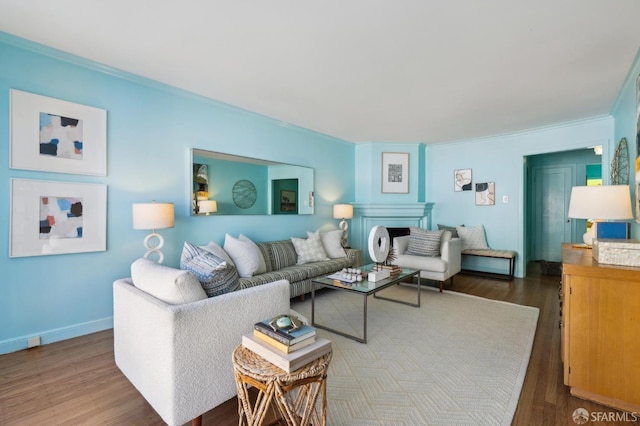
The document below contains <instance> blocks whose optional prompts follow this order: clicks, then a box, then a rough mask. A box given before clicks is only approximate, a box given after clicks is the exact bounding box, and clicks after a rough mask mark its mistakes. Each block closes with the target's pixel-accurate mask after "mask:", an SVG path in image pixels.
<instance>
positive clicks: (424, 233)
mask: <svg viewBox="0 0 640 426" xmlns="http://www.w3.org/2000/svg"><path fill="white" fill-rule="evenodd" d="M409 230H410V234H409V246H408V247H407V252H406V253H407V254H413V255H417V256H429V257H437V256H440V241H441V240H442V234H444V231H442V230H438V231H429V230H426V229H421V228H416V227H414V226H411V227H410V228H409Z"/></svg>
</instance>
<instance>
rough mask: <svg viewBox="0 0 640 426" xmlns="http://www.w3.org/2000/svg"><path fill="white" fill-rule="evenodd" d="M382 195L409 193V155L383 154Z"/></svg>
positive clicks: (398, 153)
mask: <svg viewBox="0 0 640 426" xmlns="http://www.w3.org/2000/svg"><path fill="white" fill-rule="evenodd" d="M381 172H382V173H381V175H382V193H383V194H408V193H409V153H408V152H383V153H382V170H381Z"/></svg>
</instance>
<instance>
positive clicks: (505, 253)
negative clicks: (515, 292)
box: [461, 249, 517, 281]
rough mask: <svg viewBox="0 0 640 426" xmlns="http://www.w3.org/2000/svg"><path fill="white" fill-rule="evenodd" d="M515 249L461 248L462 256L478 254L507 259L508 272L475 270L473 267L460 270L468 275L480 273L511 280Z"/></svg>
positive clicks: (513, 270) (479, 255)
mask: <svg viewBox="0 0 640 426" xmlns="http://www.w3.org/2000/svg"><path fill="white" fill-rule="evenodd" d="M516 254H517V252H516V251H513V250H493V249H467V250H462V255H463V256H478V257H490V258H494V259H507V260H508V261H509V273H508V274H498V273H495V272H484V271H477V270H474V269H463V270H462V271H461V272H462V273H466V274H470V275H481V276H486V277H491V278H499V279H506V280H509V281H511V280H513V274H514V272H515V269H516Z"/></svg>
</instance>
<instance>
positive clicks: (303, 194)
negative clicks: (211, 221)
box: [191, 149, 313, 215]
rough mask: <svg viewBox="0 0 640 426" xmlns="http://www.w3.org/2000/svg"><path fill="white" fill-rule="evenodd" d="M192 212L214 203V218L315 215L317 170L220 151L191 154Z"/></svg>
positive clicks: (194, 150)
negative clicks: (224, 216) (314, 191)
mask: <svg viewBox="0 0 640 426" xmlns="http://www.w3.org/2000/svg"><path fill="white" fill-rule="evenodd" d="M191 154H192V155H191V169H192V171H193V173H192V192H191V200H192V209H191V213H192V214H194V215H199V214H204V212H203V211H202V210H203V209H202V208H201V206H200V203H201V202H202V201H204V200H214V201H216V204H217V212H216V213H213V215H270V214H313V169H312V168H310V167H302V166H294V165H290V164H283V163H276V162H273V161H265V160H259V159H255V158H249V157H241V156H238V155H230V154H223V153H220V152H213V151H206V150H202V149H193V150H192V152H191Z"/></svg>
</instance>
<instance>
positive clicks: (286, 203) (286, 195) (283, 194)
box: [280, 190, 297, 212]
mask: <svg viewBox="0 0 640 426" xmlns="http://www.w3.org/2000/svg"><path fill="white" fill-rule="evenodd" d="M296 210H297V207H296V192H295V191H286V190H281V191H280V211H282V212H295V211H296Z"/></svg>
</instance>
